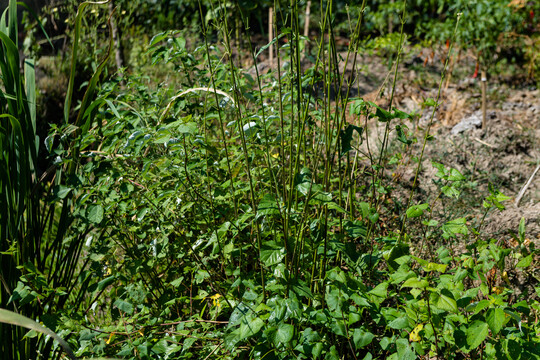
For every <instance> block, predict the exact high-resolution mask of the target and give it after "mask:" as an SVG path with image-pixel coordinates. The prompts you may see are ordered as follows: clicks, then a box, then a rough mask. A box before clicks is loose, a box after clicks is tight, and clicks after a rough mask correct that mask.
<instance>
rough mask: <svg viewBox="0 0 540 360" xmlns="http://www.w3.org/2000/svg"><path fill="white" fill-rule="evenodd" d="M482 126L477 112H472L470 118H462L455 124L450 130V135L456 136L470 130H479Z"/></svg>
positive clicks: (480, 117)
mask: <svg viewBox="0 0 540 360" xmlns="http://www.w3.org/2000/svg"><path fill="white" fill-rule="evenodd" d="M481 126H482V116H481V114H480V112H479V111H476V112H474V113H473V114H472V115H471V116H469V117H466V118H464V119H463V120H461V121H460V122H459V123H458V124H456V125H455V126H454V127H453V128H452V130H451V133H452V135H457V134H460V133H462V132H465V131H467V130H470V129H474V128H479V127H481Z"/></svg>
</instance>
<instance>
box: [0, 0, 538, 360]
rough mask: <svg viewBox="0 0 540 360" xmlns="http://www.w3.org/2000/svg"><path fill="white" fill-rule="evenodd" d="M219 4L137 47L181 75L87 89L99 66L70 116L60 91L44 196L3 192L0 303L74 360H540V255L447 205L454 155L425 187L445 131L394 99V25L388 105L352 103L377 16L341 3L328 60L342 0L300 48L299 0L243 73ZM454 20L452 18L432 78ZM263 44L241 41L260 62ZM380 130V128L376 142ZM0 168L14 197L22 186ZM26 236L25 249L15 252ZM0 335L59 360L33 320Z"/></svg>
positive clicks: (6, 128)
mask: <svg viewBox="0 0 540 360" xmlns="http://www.w3.org/2000/svg"><path fill="white" fill-rule="evenodd" d="M13 3H14V2H13V1H12V2H11V5H13ZM365 3H366V2H364V5H365ZM219 5H220V4H216V7H215V9H214V12H213V16H214V17H215V18H214V19H213V20H212V21H205V20H204V18H205V15H204V13H203V11H202V10H201V13H200V14H198V16H200V18H201V22H200V23H201V24H203V25H201V26H202V32H201V39H200V42H199V43H198V46H192V47H188V46H187V45H186V40H185V39H184V38H183V37H182V34H181V33H179V32H176V31H165V32H162V33H159V34H157V35H156V36H154V37H153V38H152V39H151V40H150V42H149V44H148V46H147V47H146V50H145V54H144V56H142V57H141V59H148V61H149V63H150V64H145V66H147V68H149V67H153V68H155V69H160V70H162V71H164V72H166V71H167V69H170V70H174V71H176V72H177V73H176V74H175V75H174V83H170V82H163V83H156V82H155V80H154V79H152V78H149V77H148V76H145V75H144V74H142V73H137V71H133V72H132V74H131V75H124V76H123V77H122V78H117V79H114V78H113V79H111V80H109V81H106V82H104V83H103V84H102V85H101V86H100V87H99V89H97V93H96V94H95V96H92V91H91V90H92V86H96V81H97V77H94V78H93V80H92V81H91V82H90V91H89V92H88V93H87V96H85V97H84V99H83V101H82V103H81V104H80V107H79V108H78V110H77V114H78V115H77V120H76V122H75V123H73V122H71V120H70V116H72V115H70V112H69V110H70V109H71V106H70V103H69V101H67V102H66V113H65V120H64V123H63V124H60V125H55V126H53V128H52V129H51V132H50V134H49V136H48V137H47V138H46V139H41V140H40V141H44V142H45V144H46V147H47V150H48V151H49V152H50V154H51V158H52V159H54V171H56V177H54V179H53V180H51V175H52V174H53V170H51V171H50V172H49V173H46V176H42V177H41V179H42V181H39V180H38V179H39V176H41V174H38V172H37V170H36V169H35V168H33V167H32V166H34V167H35V165H31V166H29V169H27V170H26V173H25V174H21V178H23V179H25V181H27V182H28V186H26V187H25V188H24V191H26V193H23V194H21V196H22V197H23V198H24V199H31V200H32V201H34V202H35V204H33V205H30V204H29V203H24V202H20V203H13V204H12V206H11V207H10V208H9V209H12V208H13V209H17V206H18V207H19V209H18V214H19V216H18V217H15V220H10V219H11V218H9V219H8V218H6V217H2V236H3V238H2V239H1V241H2V243H1V244H2V274H1V275H2V279H7V278H8V276H10V278H9V282H6V281H4V280H2V283H3V284H2V293H1V298H0V300H1V305H2V307H3V308H9V309H10V310H12V311H15V312H19V313H21V314H23V315H26V316H29V317H31V318H34V319H37V320H39V321H40V322H41V323H43V324H44V325H46V326H47V327H49V328H50V329H52V330H54V331H55V332H56V333H57V334H59V335H60V336H61V337H63V338H64V339H66V340H67V341H68V343H69V345H70V346H71V347H72V348H73V350H74V352H75V355H76V356H78V357H96V356H109V357H115V358H134V359H180V358H181V359H184V358H186V359H187V358H193V359H207V358H208V359H209V358H222V359H229V358H230V359H233V358H253V359H263V358H264V359H292V358H296V359H372V358H379V359H415V358H425V359H433V358H440V359H468V358H471V359H472V358H475V359H476V358H479V359H503V358H509V359H532V358H538V357H540V353H539V350H538V348H539V343H540V324H539V322H538V316H539V313H540V301H539V295H540V287H539V286H538V273H537V263H536V260H537V259H538V250H537V249H535V247H534V243H533V242H531V241H530V240H528V239H527V237H526V229H525V226H524V222H523V221H522V222H521V225H520V227H519V228H518V229H513V231H514V232H515V241H516V242H517V243H518V246H516V247H515V248H508V247H506V246H505V243H504V242H501V241H500V239H492V238H490V237H489V236H487V235H485V234H484V233H483V231H482V226H483V219H481V220H480V221H478V222H476V221H473V220H471V219H470V218H467V216H466V215H464V216H462V217H455V216H454V215H453V213H452V211H448V209H445V211H444V212H442V211H441V207H443V206H444V205H445V204H448V203H450V200H453V199H459V198H460V196H461V190H462V189H463V187H465V186H467V181H468V180H469V179H467V178H466V177H465V176H463V175H462V174H461V173H460V172H459V171H458V170H456V169H452V168H449V167H447V166H445V164H441V163H437V162H433V164H432V166H433V167H434V168H436V169H437V173H436V175H435V178H434V179H432V180H433V182H434V183H435V185H436V186H437V188H438V189H439V191H438V193H437V195H436V196H433V197H425V196H423V195H422V194H417V193H415V192H416V189H417V186H418V184H417V178H418V175H419V173H420V172H421V171H423V170H425V169H422V168H421V167H420V165H419V164H422V160H423V157H424V150H425V148H426V147H427V146H433V145H434V144H436V142H437V139H436V138H434V137H433V135H432V134H431V133H430V130H431V125H432V122H433V117H434V115H435V113H436V112H437V109H438V106H439V105H440V104H439V101H440V99H439V98H435V99H425V101H424V106H425V107H426V108H429V109H432V116H431V120H430V122H429V124H428V126H427V127H424V128H422V127H420V126H419V125H418V121H417V120H418V116H417V114H409V113H406V112H404V111H401V110H399V109H396V108H395V107H393V106H392V105H393V96H394V90H395V79H396V78H397V76H398V71H397V69H398V64H399V62H400V61H401V60H402V56H403V55H402V51H403V43H404V41H405V39H404V38H405V33H404V26H405V25H406V24H405V21H402V22H401V24H400V26H401V32H400V33H399V37H396V39H397V42H396V43H395V44H396V45H395V48H394V49H393V56H394V68H393V69H394V70H393V71H392V72H391V74H390V77H389V78H390V81H389V82H388V84H389V85H388V86H387V94H388V106H387V107H385V108H383V107H380V106H378V105H376V104H375V103H374V102H369V101H367V100H364V99H362V98H354V97H350V95H349V94H350V89H351V87H353V85H354V84H353V79H354V74H355V71H356V69H355V66H356V65H355V63H356V58H357V57H356V54H357V53H359V52H360V51H362V49H363V48H364V46H365V43H364V42H363V37H362V36H361V34H362V27H363V26H365V23H366V21H369V20H367V19H366V18H364V17H362V14H369V13H365V12H363V11H359V12H358V13H357V15H358V16H352V15H351V17H350V20H349V22H348V23H347V26H348V27H349V28H350V29H353V31H352V32H351V38H350V43H349V47H348V52H347V53H346V57H344V58H340V54H339V53H338V51H337V49H336V43H335V39H334V37H333V31H334V30H333V26H335V24H334V23H333V22H332V21H331V19H333V16H334V14H333V11H334V8H333V7H332V6H329V5H327V4H324V6H321V7H320V9H319V11H320V14H319V15H318V16H319V19H320V24H319V29H318V32H319V36H318V37H317V38H316V39H314V40H312V41H311V48H312V52H311V53H308V52H307V50H306V43H305V42H306V39H305V38H303V37H302V36H301V35H300V34H301V33H302V31H301V29H300V24H299V21H298V19H299V18H300V11H299V7H298V4H297V3H296V2H292V3H291V5H292V6H289V7H286V8H283V9H279V11H281V13H279V12H278V13H279V14H281V16H282V19H283V24H282V25H283V27H282V28H280V29H278V30H279V33H278V34H279V35H278V38H279V40H277V41H276V40H275V41H274V45H276V46H277V47H279V50H278V51H277V52H276V58H275V61H276V66H275V67H274V68H272V69H271V71H268V72H265V73H264V74H263V73H259V72H258V70H257V68H255V69H256V70H255V76H253V75H252V74H251V73H250V72H248V71H247V69H242V68H240V67H238V64H237V60H238V59H237V58H235V57H234V56H233V54H234V49H233V46H232V39H231V31H230V29H231V24H229V23H228V21H229V20H230V19H229V17H228V13H227V12H226V11H225V10H226V9H227V7H226V6H219ZM360 10H362V9H360ZM10 15H11V16H12V15H13V14H10ZM395 16H396V17H399V16H402V19H404V16H405V15H404V13H401V14H400V15H398V14H397V13H396V14H395ZM241 20H245V19H244V18H241ZM462 20H463V19H460V16H459V15H458V16H455V17H453V19H452V23H453V25H452V31H451V32H450V34H449V35H448V52H447V54H448V56H447V58H446V60H445V66H444V70H443V73H442V74H441V78H440V82H439V86H442V84H443V81H444V79H445V76H446V71H447V65H448V59H449V56H450V54H452V53H453V48H454V41H455V40H456V39H457V38H458V36H457V34H459V33H460V32H461V31H462V30H461V29H462V26H463V24H461V23H460V21H462ZM240 23H241V22H240ZM235 25H236V26H238V24H235ZM468 25H470V24H468ZM244 26H245V25H244ZM0 30H1V29H0ZM244 30H245V31H248V29H244ZM216 38H217V39H219V41H218V42H216V41H212V40H213V39H216ZM2 40H3V43H4V46H5V47H6V46H7V45H6V44H8V43H9V42H8V41H7V40H6V39H5V38H4V37H2ZM12 42H13V41H12ZM263 51H268V47H263V48H261V49H248V54H250V55H252V61H253V62H255V63H256V62H257V59H258V56H261V53H263ZM485 51H487V50H485ZM109 54H110V48H109ZM306 54H307V61H306V60H305V59H304V56H306ZM277 55H279V56H277ZM13 56H15V55H13ZM74 56H76V51H74ZM141 59H139V60H138V61H142V60H141ZM303 59H304V61H302V60H303ZM8 60H9V59H8ZM343 62H345V63H349V64H353V65H352V66H353V71H352V72H350V73H347V72H345V71H343V66H340V63H343ZM8 63H9V61H5V62H2V63H1V64H2V65H3V66H4V67H2V75H3V81H4V90H3V91H4V92H3V93H2V103H1V104H2V109H3V110H4V109H10V110H11V109H12V107H10V106H11V105H10V104H11V103H10V102H11V101H13V99H12V98H13V97H15V98H16V99H17V100H18V101H17V106H22V105H24V104H26V100H25V98H23V97H22V96H23V95H20V94H23V92H19V93H17V92H16V90H11V88H9V87H8V85H9V84H10V83H9V82H8V79H10V78H9V77H8V76H7V74H15V73H16V74H19V71H18V69H15V67H12V68H10V70H9V71H8V70H6V67H5V65H6V64H8ZM306 63H308V65H306ZM103 64H104V63H103ZM74 68H75V66H74V65H72V69H74ZM26 70H27V71H31V69H28V68H27V69H26ZM98 70H101V68H100V67H98ZM98 76H99V74H98ZM392 79H394V81H393V82H392ZM29 82H30V80H28V78H27V80H26V84H28V83H29ZM22 83H23V82H22V80H21V84H22ZM72 83H73V77H72V78H71V80H70V84H72ZM392 84H393V85H392ZM15 88H16V86H15ZM19 91H22V90H20V89H19ZM28 93H32V90H31V88H27V92H26V94H28ZM439 93H440V92H439ZM70 96H71V94H70V93H69V92H68V99H69V97H70ZM33 102H35V100H33ZM29 103H30V104H31V103H32V101H30V102H29ZM17 106H15V105H13V109H15V108H16V107H17ZM25 111H26V112H29V110H25ZM25 116H26V121H27V122H26V124H27V131H28V132H29V134H30V135H28V134H24V133H23V134H20V133H17V132H16V130H17V129H18V126H17V122H16V121H14V119H18V120H19V122H21V119H22V118H21V112H17V111H15V110H14V112H13V113H12V114H11V115H4V116H3V117H4V118H9V119H10V120H12V121H11V122H10V124H7V123H5V122H2V127H1V129H2V151H3V154H4V158H3V159H5V162H6V163H7V164H10V166H11V167H6V168H5V169H17V171H20V169H18V168H17V167H16V166H14V165H13V162H12V160H11V158H9V159H8V157H7V155H6V154H9V156H11V157H14V159H16V160H17V161H20V162H21V163H25V162H26V160H27V159H28V158H29V156H28V155H27V154H25V155H21V153H20V151H18V150H20V149H21V148H23V147H24V146H27V145H25V143H24V141H26V140H28V139H32V140H33V139H34V136H35V125H33V126H32V125H31V124H32V121H33V122H34V124H35V119H34V118H33V117H32V116H34V117H35V114H34V115H31V114H29V115H25ZM377 123H383V124H384V129H385V130H384V133H383V135H382V136H381V137H380V138H379V137H376V136H375V137H374V136H373V135H372V134H373V133H374V130H373V129H374V126H376V124H377ZM32 131H34V132H33V133H32ZM13 139H15V140H17V141H19V143H14V144H12V143H11V141H12V140H13ZM8 140H9V141H8ZM23 140H24V141H23ZM8 144H9V145H10V146H11V147H8ZM36 146H37V145H36V143H32V144H31V146H30V147H29V148H30V149H35V147H36ZM32 151H34V150H32ZM35 158H36V155H35V154H34V153H31V156H30V160H29V163H30V164H35V161H36V159H35ZM407 166H408V167H411V168H412V169H414V171H413V172H414V174H415V176H414V179H413V181H412V182H411V184H410V186H409V187H408V193H406V194H405V195H403V192H397V191H395V190H396V189H395V188H396V182H395V181H396V180H395V179H393V177H392V174H395V173H396V172H397V169H399V168H403V167H407ZM12 171H15V170H12ZM12 174H13V173H12ZM2 176H3V177H2V184H3V185H2V186H3V188H2V189H3V192H2V196H3V197H2V201H6V204H7V203H9V201H8V200H9V199H11V196H8V195H6V194H8V193H7V192H6V191H4V189H7V187H8V184H10V182H9V181H8V179H12V177H10V176H9V173H8V170H6V171H4V172H3V173H2ZM47 176H50V177H49V178H47ZM45 180H46V181H45ZM17 189H18V187H17V186H15V185H13V186H12V187H11V189H10V191H11V193H16V192H17ZM32 189H39V191H38V190H34V192H32ZM483 197H484V198H485V200H484V203H483V211H484V214H486V215H487V214H488V212H490V211H498V210H501V209H503V208H504V202H505V201H506V200H508V199H509V198H508V197H506V196H505V195H503V194H501V193H500V192H499V191H497V189H495V188H493V187H490V188H489V192H488V193H486V194H483ZM22 204H28V205H22ZM21 206H22V207H23V208H24V209H23V210H21V209H20V207H21ZM30 206H35V207H36V209H41V208H43V209H45V210H40V211H42V213H39V211H37V212H36V215H35V216H36V219H37V220H38V223H39V224H40V225H36V230H35V231H37V233H38V234H39V236H35V239H34V238H31V237H30V232H31V231H32V230H31V229H29V230H27V228H26V227H22V228H21V225H18V224H19V223H25V222H28V221H29V219H30V215H29V214H28V213H27V211H28V210H27V209H28V208H30ZM59 208H60V210H59ZM46 209H50V210H46ZM44 214H47V216H45V215H44ZM2 216H4V215H2ZM42 217H45V218H46V219H47V220H45V221H44V220H43V218H42ZM8 220H9V221H11V222H12V224H13V225H12V226H11V227H9V228H6V227H5V223H7V222H8ZM6 229H7V230H6ZM32 241H35V242H32ZM28 243H31V244H33V245H34V246H35V248H33V250H25V248H24V247H22V245H23V244H28ZM28 251H34V253H38V254H40V255H39V256H37V257H36V258H33V257H32V256H30V255H28ZM7 259H10V260H7ZM6 261H9V262H10V263H9V269H8V268H7V265H5V264H6V263H7V262H6ZM13 274H17V275H16V276H15V275H13ZM517 277H521V278H527V279H528V281H527V282H526V283H527V284H528V286H526V287H518V286H517V285H516V283H515V282H513V281H511V279H512V278H517ZM0 319H2V318H1V317H0ZM4 321H6V320H5V319H4ZM19 325H20V324H19ZM1 329H2V334H7V333H10V334H11V335H9V336H10V339H11V340H10V341H9V344H6V343H5V342H4V338H2V340H0V342H1V343H2V346H3V349H6V351H8V350H7V349H9V351H11V352H12V354H13V358H16V357H19V358H24V357H25V355H24V354H25V353H23V352H21V353H19V354H18V355H16V353H17V351H18V349H20V348H22V347H23V344H26V345H24V346H27V347H26V354H28V355H27V356H30V357H32V356H34V355H32V351H36V349H39V350H37V351H39V352H40V353H41V354H42V358H48V357H53V356H56V357H57V358H60V357H61V355H60V349H59V348H57V347H56V345H55V344H52V342H50V341H49V342H47V341H46V340H47V339H46V338H45V336H44V335H41V334H40V330H39V329H34V330H33V331H32V332H31V333H30V334H29V335H26V337H27V338H29V339H30V340H24V339H22V337H23V336H24V331H21V330H20V328H16V327H14V326H12V325H7V324H3V325H2V327H1ZM14 329H17V330H14ZM3 336H4V335H3ZM29 343H31V344H32V346H33V347H30V346H29V345H28V344H29ZM21 354H23V355H21ZM36 356H37V355H36ZM38 358H39V357H38Z"/></svg>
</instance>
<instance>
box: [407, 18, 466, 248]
mask: <svg viewBox="0 0 540 360" xmlns="http://www.w3.org/2000/svg"><path fill="white" fill-rule="evenodd" d="M460 18H461V13H459V14H457V19H456V26H455V27H454V32H453V34H452V39H451V40H450V47H449V48H448V53H447V54H446V59H445V61H444V67H443V70H442V72H441V78H440V80H439V88H438V90H437V98H436V99H435V106H433V111H432V112H431V117H430V119H429V123H428V126H427V127H426V130H425V132H424V141H423V143H422V151H421V152H420V157H419V158H418V166H417V167H416V171H415V173H414V181H413V184H412V189H411V193H410V195H409V199H408V200H407V206H406V208H405V209H408V208H409V207H410V206H411V203H412V199H413V197H414V193H415V191H416V184H417V181H418V175H419V174H420V168H421V167H422V160H423V159H424V151H425V150H426V145H427V141H428V138H429V133H430V130H431V126H432V125H433V119H434V118H435V113H436V112H437V109H438V108H439V99H440V98H441V93H442V87H443V82H444V78H445V76H446V70H447V68H448V63H449V61H450V55H451V53H452V49H453V46H454V40H455V38H456V33H457V29H458V27H459V19H460ZM406 223H407V217H406V214H405V213H404V214H403V219H402V221H401V231H400V233H399V241H401V240H402V237H403V233H404V232H405V229H406Z"/></svg>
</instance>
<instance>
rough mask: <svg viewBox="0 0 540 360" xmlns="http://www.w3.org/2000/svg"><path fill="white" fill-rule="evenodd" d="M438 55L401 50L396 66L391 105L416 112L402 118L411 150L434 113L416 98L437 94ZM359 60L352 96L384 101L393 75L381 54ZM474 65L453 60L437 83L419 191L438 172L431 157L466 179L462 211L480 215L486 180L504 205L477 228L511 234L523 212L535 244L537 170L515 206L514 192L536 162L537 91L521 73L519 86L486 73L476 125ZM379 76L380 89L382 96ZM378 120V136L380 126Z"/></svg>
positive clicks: (539, 214)
mask: <svg viewBox="0 0 540 360" xmlns="http://www.w3.org/2000/svg"><path fill="white" fill-rule="evenodd" d="M420 55H421V54H420ZM440 59H441V56H435V58H434V59H433V60H431V61H429V62H428V63H427V64H425V66H424V62H423V61H422V58H421V57H419V56H418V55H414V54H412V55H411V54H410V55H405V59H404V61H403V62H402V64H401V65H400V68H399V71H398V79H397V83H396V93H395V98H394V102H393V104H394V106H395V107H397V108H398V109H400V110H403V111H406V112H409V113H416V114H417V120H416V123H409V124H406V125H407V126H408V127H409V129H411V130H412V129H416V131H415V135H416V137H417V138H418V141H419V143H418V144H416V145H415V147H414V148H415V151H414V153H416V155H418V153H419V151H420V145H421V143H422V137H423V132H422V129H425V128H426V127H427V126H428V124H429V123H430V119H431V115H432V112H433V108H432V107H430V108H424V109H423V108H422V102H423V101H424V99H427V98H432V99H436V97H437V93H438V81H439V80H440V74H441V71H442V68H443V66H442V61H441V60H440ZM359 65H360V69H363V71H362V72H361V73H360V75H359V77H360V79H359V80H360V81H358V83H360V84H361V85H360V86H359V87H357V91H356V93H357V94H358V96H360V97H364V99H366V100H371V101H374V102H376V103H377V104H379V105H380V106H388V98H389V96H388V95H389V92H390V90H389V87H390V85H391V80H392V79H391V78H392V77H393V73H390V81H388V80H386V79H387V77H388V73H389V71H388V67H387V66H385V65H383V60H382V59H378V58H377V57H373V56H371V57H364V58H360V59H359ZM474 67H475V64H474V62H471V60H470V59H469V60H467V59H466V60H465V61H462V62H461V63H459V62H458V63H457V64H455V65H454V67H453V69H452V70H453V71H452V76H451V77H450V80H449V81H448V77H447V78H445V80H444V81H443V89H442V93H441V98H440V101H439V102H440V103H441V105H440V107H439V108H438V109H437V111H436V112H435V115H434V118H433V122H432V127H431V131H430V134H433V135H434V136H435V140H434V141H431V142H429V143H428V145H427V148H426V153H425V154H424V160H423V163H422V168H423V171H422V172H421V174H420V178H419V181H418V183H419V190H418V193H419V194H425V195H428V196H429V195H430V194H431V195H432V194H433V193H434V192H435V191H437V188H436V186H435V185H434V184H433V182H432V181H431V179H433V177H434V174H435V173H436V169H434V168H433V166H432V165H431V161H432V160H433V161H437V162H439V163H443V164H444V165H445V166H446V167H452V168H455V169H457V170H459V171H460V172H461V173H462V174H463V175H465V176H467V178H468V181H469V182H470V184H469V185H470V186H469V187H470V188H469V189H466V190H467V191H464V192H463V194H464V196H471V197H472V198H471V199H470V200H469V201H470V202H471V204H470V205H471V208H470V210H469V211H467V209H464V210H463V213H464V214H466V215H467V216H469V217H470V218H471V219H473V218H475V219H477V220H480V219H481V217H482V215H483V214H482V213H481V210H482V206H481V204H482V203H481V199H482V198H485V197H486V196H488V195H489V191H488V185H489V184H492V185H493V186H494V187H495V188H496V189H498V190H499V191H500V192H502V193H503V194H505V195H507V196H509V197H510V198H511V199H510V200H508V201H506V202H504V205H505V207H506V209H505V210H504V211H502V212H501V211H498V210H495V211H490V212H489V213H488V215H487V217H486V219H485V223H484V225H483V228H482V229H483V231H484V232H485V233H486V234H487V235H489V236H491V237H494V238H499V237H502V238H503V240H505V241H507V240H508V238H509V235H510V233H509V230H510V231H513V232H514V233H517V229H518V225H519V222H520V219H521V218H522V217H523V218H524V219H525V222H526V229H527V236H528V237H529V238H530V239H531V240H532V241H534V242H536V245H537V246H540V171H538V172H537V173H536V176H534V177H533V178H532V180H531V181H530V183H529V186H528V187H527V189H526V191H525V193H524V195H523V197H522V198H521V199H520V201H519V204H517V205H516V204H515V199H516V197H517V196H518V193H519V192H520V190H521V189H522V187H523V186H524V185H525V184H526V183H527V182H528V180H529V178H530V177H531V176H532V175H533V173H534V171H535V169H536V168H537V166H538V164H540V90H538V89H536V87H535V86H534V85H533V84H532V83H531V82H528V83H527V82H526V79H517V80H514V82H517V84H516V83H514V84H509V83H508V81H501V79H500V77H497V76H494V77H493V78H490V79H488V91H487V100H488V101H487V129H481V121H482V112H481V90H480V77H476V78H473V77H472V75H473V73H474ZM518 75H519V74H518ZM385 80H386V84H385V85H384V86H383V90H384V89H385V87H386V91H385V92H386V94H384V96H380V95H381V93H380V90H381V84H384V82H385ZM520 82H521V83H520ZM372 125H375V123H374V124H372ZM377 126H378V129H377V134H378V135H377V136H379V137H380V136H381V134H382V133H383V127H384V124H378V125H377ZM413 155H414V154H413ZM404 171H405V173H404V174H401V176H400V178H402V179H404V181H412V179H413V178H414V173H413V167H412V166H409V167H408V168H407V169H405V170H404ZM419 196H421V195H419Z"/></svg>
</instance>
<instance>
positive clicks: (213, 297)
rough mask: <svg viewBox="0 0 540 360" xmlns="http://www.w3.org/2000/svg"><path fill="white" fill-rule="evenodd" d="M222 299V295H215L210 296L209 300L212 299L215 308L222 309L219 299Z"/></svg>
mask: <svg viewBox="0 0 540 360" xmlns="http://www.w3.org/2000/svg"><path fill="white" fill-rule="evenodd" d="M220 297H221V295H220V294H215V295H212V296H209V297H208V298H209V299H212V305H214V306H217V307H220V306H221V305H220V304H219V298H220Z"/></svg>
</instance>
